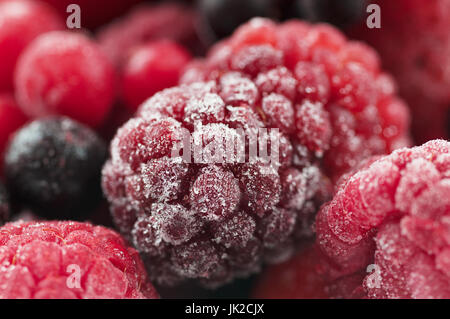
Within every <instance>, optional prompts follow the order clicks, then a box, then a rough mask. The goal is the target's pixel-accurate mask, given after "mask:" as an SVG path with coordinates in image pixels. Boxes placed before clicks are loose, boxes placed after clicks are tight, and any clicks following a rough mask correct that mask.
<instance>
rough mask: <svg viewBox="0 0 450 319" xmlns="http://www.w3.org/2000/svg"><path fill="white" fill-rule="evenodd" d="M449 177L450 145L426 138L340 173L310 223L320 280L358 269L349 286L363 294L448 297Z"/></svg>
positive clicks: (449, 280)
mask: <svg viewBox="0 0 450 319" xmlns="http://www.w3.org/2000/svg"><path fill="white" fill-rule="evenodd" d="M449 177H450V143H449V142H447V141H443V140H434V141H430V142H428V143H426V144H424V145H422V146H418V147H414V148H411V149H407V148H404V149H400V150H398V151H395V152H393V153H392V154H391V155H389V156H385V157H381V158H379V159H378V160H376V161H374V162H373V163H372V164H368V165H366V166H365V167H364V168H362V169H361V170H359V171H357V172H356V173H355V174H353V175H351V176H349V177H347V178H345V179H344V181H343V182H342V184H341V185H340V186H339V188H338V191H337V193H336V195H335V196H334V198H333V200H332V201H331V202H330V203H328V204H327V205H325V206H323V208H322V209H321V210H320V212H319V214H318V216H317V220H316V229H317V245H318V247H319V248H320V250H321V252H322V253H323V254H324V255H325V260H326V261H327V262H328V263H329V267H327V268H325V270H324V273H325V276H326V277H327V278H328V279H327V280H330V282H333V281H336V280H345V279H344V278H348V277H349V276H352V275H358V274H363V276H362V277H361V275H359V276H360V277H361V278H360V280H359V282H355V283H354V286H353V288H354V289H355V291H361V290H362V288H364V292H365V295H366V296H367V297H369V298H389V299H391V298H419V299H422V298H449V297H450V290H449V287H450V286H449V284H450V274H449V251H450V241H449V224H448V219H449V214H450V202H449V199H450V179H449ZM366 271H367V272H366ZM364 276H365V278H364ZM348 296H352V294H349V295H348Z"/></svg>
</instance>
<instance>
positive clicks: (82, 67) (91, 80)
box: [15, 31, 115, 127]
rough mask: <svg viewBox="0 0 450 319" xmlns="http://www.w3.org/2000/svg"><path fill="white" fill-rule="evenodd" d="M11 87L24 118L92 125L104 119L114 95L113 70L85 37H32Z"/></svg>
mask: <svg viewBox="0 0 450 319" xmlns="http://www.w3.org/2000/svg"><path fill="white" fill-rule="evenodd" d="M55 48H57V49H55ZM15 85H16V98H17V102H18V103H19V105H20V106H21V107H22V109H23V111H24V112H25V113H26V114H27V115H29V116H31V117H43V116H48V115H64V116H69V117H71V118H73V119H75V120H77V121H79V122H81V123H84V124H87V125H89V126H92V127H96V126H99V125H100V124H101V123H102V122H103V121H104V119H105V117H106V116H107V115H108V112H109V111H110V109H111V107H112V103H113V99H114V97H115V91H114V90H115V74H114V69H113V66H112V65H111V63H110V62H109V60H108V58H107V57H106V55H105V54H104V53H103V51H102V50H101V49H100V47H99V46H98V45H97V44H96V43H95V42H93V41H92V40H91V39H89V38H88V37H86V36H84V35H82V34H77V33H71V32H59V31H58V32H50V33H47V34H45V35H42V36H41V37H39V38H38V39H36V41H34V42H33V43H32V44H31V45H30V46H29V47H28V48H27V49H26V51H25V52H24V53H23V55H22V56H21V57H20V60H19V62H18V65H17V69H16V73H15Z"/></svg>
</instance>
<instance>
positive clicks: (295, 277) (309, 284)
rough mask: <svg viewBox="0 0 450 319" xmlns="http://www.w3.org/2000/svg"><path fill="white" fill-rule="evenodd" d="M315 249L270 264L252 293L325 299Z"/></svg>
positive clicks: (255, 296)
mask: <svg viewBox="0 0 450 319" xmlns="http://www.w3.org/2000/svg"><path fill="white" fill-rule="evenodd" d="M318 261H319V259H318V258H317V253H316V251H315V249H314V248H313V247H311V248H307V249H306V250H304V251H302V252H301V253H300V254H298V255H297V256H296V257H294V258H293V259H291V260H289V261H287V262H285V263H283V264H279V265H274V266H271V267H270V268H269V269H267V271H266V272H265V273H264V274H263V275H262V277H261V280H260V281H259V282H258V284H257V285H256V287H255V290H254V293H253V297H254V298H261V299H325V298H328V297H329V296H328V294H327V292H326V284H325V280H324V279H323V278H322V277H321V276H320V274H319V272H318V269H317V267H318Z"/></svg>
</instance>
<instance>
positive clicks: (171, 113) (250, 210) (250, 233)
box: [103, 19, 408, 286]
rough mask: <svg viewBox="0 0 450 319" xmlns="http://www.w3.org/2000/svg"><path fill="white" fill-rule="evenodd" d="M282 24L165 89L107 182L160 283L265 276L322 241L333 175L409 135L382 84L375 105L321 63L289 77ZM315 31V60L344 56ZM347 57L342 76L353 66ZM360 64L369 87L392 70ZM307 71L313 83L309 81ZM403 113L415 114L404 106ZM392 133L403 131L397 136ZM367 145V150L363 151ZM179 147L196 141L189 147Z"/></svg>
mask: <svg viewBox="0 0 450 319" xmlns="http://www.w3.org/2000/svg"><path fill="white" fill-rule="evenodd" d="M283 26H284V25H281V26H277V25H275V24H273V23H272V22H270V21H267V20H260V19H257V20H253V21H251V22H250V23H249V24H248V25H245V26H243V27H242V28H240V29H239V30H238V31H237V33H236V34H235V35H234V36H233V37H231V38H230V39H229V40H226V41H225V42H223V43H221V44H219V46H218V47H216V48H214V49H213V51H212V52H211V53H210V54H209V57H208V58H207V59H206V60H205V61H203V62H198V61H197V62H196V63H194V64H193V65H192V66H190V67H189V68H188V69H187V71H186V76H185V78H184V80H186V78H189V79H191V80H192V79H197V80H210V81H205V82H198V83H191V84H188V85H186V84H185V85H180V86H178V87H174V88H170V89H166V90H164V91H162V92H159V93H157V94H155V95H154V96H153V97H152V98H150V99H149V100H147V101H146V102H145V103H144V104H143V105H142V107H141V108H140V110H139V111H138V113H137V117H136V118H135V119H132V120H130V121H129V122H128V123H127V124H125V125H124V126H123V127H122V128H121V129H120V130H119V131H118V133H117V135H116V137H115V138H114V140H113V142H112V145H111V160H110V161H109V162H108V164H106V166H105V168H104V170H103V188H104V191H105V193H106V195H107V197H108V200H109V202H110V203H111V206H112V212H113V217H114V220H115V222H116V224H117V225H118V227H119V228H120V229H121V231H123V233H124V234H125V235H126V236H127V237H131V238H132V240H133V241H134V243H135V244H136V246H137V247H138V249H139V250H140V251H141V252H143V254H144V256H145V259H146V260H147V266H148V268H149V269H150V270H151V271H150V273H151V274H152V276H154V278H155V280H157V281H158V282H160V283H162V284H174V283H176V282H178V281H181V280H183V279H187V278H196V279H199V280H200V282H202V283H203V284H205V285H207V286H218V285H220V284H223V283H225V282H227V281H230V280H232V279H233V278H235V277H237V276H244V275H248V274H250V273H253V272H255V271H258V270H259V268H260V266H261V264H262V263H263V262H264V261H266V262H269V263H275V262H281V261H284V260H286V259H287V258H289V257H290V256H291V254H292V253H293V252H294V250H295V248H296V247H297V246H298V242H299V241H302V239H304V238H311V236H312V232H313V231H312V229H311V223H312V221H313V219H314V215H315V213H316V211H317V209H318V207H319V206H320V205H321V203H322V202H324V201H325V200H327V199H328V196H329V194H330V188H331V186H330V185H331V183H330V179H335V178H338V177H339V176H340V175H341V174H342V173H343V172H345V171H346V170H347V169H349V168H351V167H352V166H354V165H356V164H357V163H358V161H359V160H361V159H363V158H365V157H368V156H370V155H373V154H383V153H385V152H388V151H390V150H391V148H394V147H395V146H397V144H401V143H403V142H405V140H407V134H406V132H405V130H406V128H405V127H397V126H396V125H397V123H399V122H398V121H397V122H395V123H391V121H390V118H389V117H388V118H381V117H380V114H379V113H378V108H377V103H376V102H378V96H379V95H381V92H379V91H381V89H379V87H378V86H376V85H375V84H374V87H373V89H372V90H368V91H367V93H368V94H369V97H366V96H365V95H364V92H365V91H364V90H361V89H360V88H361V87H359V86H358V85H357V84H358V81H355V85H348V86H346V87H345V88H346V89H347V91H345V90H344V89H342V90H337V89H336V88H334V87H333V90H334V91H333V90H331V89H330V87H332V85H333V84H332V81H330V78H331V76H330V75H328V73H327V71H326V69H325V67H324V66H323V64H322V63H319V62H314V61H312V60H308V61H307V62H308V64H306V61H299V62H302V63H303V62H304V64H299V66H298V68H297V71H298V72H295V69H296V66H295V65H294V66H293V69H292V68H291V69H289V68H288V67H287V66H286V65H285V64H284V62H283V61H284V54H285V53H284V52H285V51H284V49H283V48H280V47H279V46H280V44H279V42H280V43H281V42H282V41H281V40H280V41H279V40H278V39H277V37H278V36H279V37H281V38H282V39H284V35H283V34H282V33H280V34H279V33H278V32H280V30H283V29H282V27H283ZM307 28H308V30H309V31H308V32H310V33H311V34H310V35H309V36H308V37H307V39H309V38H310V39H309V40H308V41H311V45H315V46H317V48H315V47H311V48H310V55H311V57H312V56H314V53H315V52H316V51H318V50H321V51H324V50H325V48H324V46H331V45H332V49H333V50H334V51H332V53H333V55H332V56H339V55H338V54H337V53H339V52H340V51H339V50H338V49H337V48H345V47H346V45H347V42H346V40H345V38H343V37H342V36H340V35H339V34H338V33H337V31H334V29H332V28H331V27H323V26H312V25H308V26H307ZM262 30H264V32H262ZM292 32H295V29H294V30H292ZM300 39H301V40H302V41H303V40H304V39H303V38H300ZM305 41H306V40H305ZM308 41H306V42H305V45H306V44H310V43H309V42H308ZM300 43H303V42H300ZM241 49H242V50H245V51H242V50H241ZM336 50H337V53H336V52H335V51H336ZM367 50H369V49H367ZM242 52H245V54H244V53H242ZM369 52H371V51H369ZM330 54H331V53H330ZM345 61H346V62H345V63H347V61H348V56H347V55H346V60H345ZM338 62H339V63H336V65H334V67H335V68H337V69H339V68H344V67H345V65H346V64H344V65H341V64H340V63H341V62H340V61H338ZM351 63H352V65H354V68H359V69H361V72H362V73H364V75H361V76H363V77H364V78H365V79H367V78H372V79H375V78H378V77H381V76H383V75H382V73H380V72H379V70H377V72H376V73H374V72H372V71H369V70H365V69H363V67H362V66H360V65H359V64H357V63H356V62H351ZM230 68H231V69H230ZM309 72H311V74H309ZM336 74H337V73H336ZM296 76H299V77H301V79H304V80H305V82H302V83H303V84H304V83H307V82H308V81H309V82H308V83H310V84H309V85H310V86H305V85H303V84H302V85H301V86H299V85H298V83H299V82H298V81H299V79H298V78H297V77H296ZM357 76H359V75H357ZM346 80H348V79H346ZM323 83H328V85H329V86H327V87H323ZM368 83H372V82H370V81H369V82H368ZM372 84H373V83H372ZM353 87H358V89H357V92H353ZM332 91H333V92H338V93H339V94H338V96H337V97H336V98H335V97H334V95H333V94H332V93H331V92H332ZM374 92H375V93H376V94H374V95H373V93H374ZM345 94H348V96H349V97H350V98H349V99H346V95H345ZM306 96H308V97H310V98H311V99H312V101H311V100H309V99H307V98H305V97H306ZM374 97H375V100H373V99H374ZM383 98H384V99H385V100H386V101H391V100H393V99H394V98H396V97H395V95H394V94H393V93H391V94H384V93H383ZM341 100H342V101H347V100H348V101H350V102H351V103H350V102H349V103H348V105H347V104H345V103H344V104H345V105H340V104H339V103H340V102H339V101H341ZM372 100H373V101H372ZM364 101H371V102H373V103H375V104H374V105H364V103H363V102H364ZM341 104H342V103H341ZM394 107H395V108H397V109H400V110H401V111H398V113H399V114H401V115H402V116H404V117H406V118H407V114H408V113H407V112H404V106H403V104H394ZM402 112H404V113H402ZM360 119H361V120H360ZM363 120H364V121H363ZM385 127H386V128H387V127H394V128H396V129H398V133H399V135H395V136H390V137H386V136H385V135H384V128H385ZM400 130H402V131H400ZM264 132H265V133H266V134H264ZM187 133H189V134H187ZM256 134H259V135H258V136H256ZM255 138H259V142H258V141H257V140H255ZM355 140H356V142H359V143H361V146H360V147H361V148H363V147H364V148H365V149H366V151H365V152H364V153H361V154H360V149H354V148H352V147H353V146H354V141H355ZM183 142H186V143H183ZM263 142H267V143H264V144H263ZM181 144H184V145H185V146H186V144H187V146H186V147H184V148H183V149H182V153H181V152H180V149H179V146H180V145H181ZM230 145H231V146H230ZM263 145H265V146H267V149H266V151H267V153H266V154H264V153H261V152H262V151H263V149H262V146H263ZM258 146H259V147H261V150H260V153H259V157H258V158H256V159H255V158H254V157H253V156H252V153H253V150H254V149H255V148H257V147H258ZM357 146H359V145H358V144H357ZM199 149H200V150H202V151H203V152H202V153H199V152H198V150H199ZM180 155H183V156H182V157H181V156H180ZM263 155H266V157H263ZM261 157H262V158H261ZM267 157H269V158H272V159H276V158H277V157H278V160H273V161H269V162H267V161H266V159H267ZM323 159H324V161H323ZM178 216H180V217H178ZM178 220H181V221H182V222H181V223H180V222H179V221H178ZM167 229H170V232H171V233H172V234H174V235H171V236H168V235H167ZM172 236H173V237H172Z"/></svg>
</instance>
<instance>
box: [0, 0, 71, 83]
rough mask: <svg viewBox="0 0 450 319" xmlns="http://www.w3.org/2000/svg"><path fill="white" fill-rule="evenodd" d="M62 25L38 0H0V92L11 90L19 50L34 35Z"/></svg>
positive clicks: (59, 27)
mask: <svg viewBox="0 0 450 319" xmlns="http://www.w3.org/2000/svg"><path fill="white" fill-rule="evenodd" d="M62 28H63V23H62V21H61V20H60V18H59V17H58V15H57V14H56V12H54V11H53V10H52V8H50V7H49V6H47V5H46V4H43V3H41V2H39V1H31V0H30V1H28V0H5V1H2V2H1V3H0V61H2V68H1V71H0V92H1V91H12V90H13V73H14V68H15V66H16V62H17V59H18V58H19V56H20V54H21V53H22V51H23V50H24V49H25V48H26V47H27V46H28V44H29V43H30V42H31V41H33V39H34V38H36V37H37V36H38V35H40V34H42V33H45V32H48V31H53V30H59V29H62Z"/></svg>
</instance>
